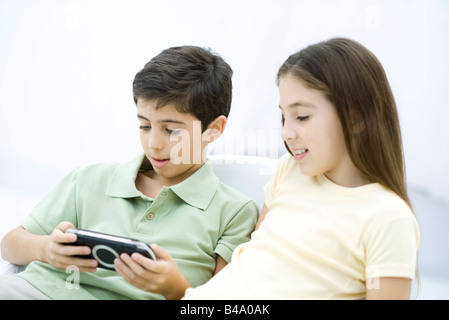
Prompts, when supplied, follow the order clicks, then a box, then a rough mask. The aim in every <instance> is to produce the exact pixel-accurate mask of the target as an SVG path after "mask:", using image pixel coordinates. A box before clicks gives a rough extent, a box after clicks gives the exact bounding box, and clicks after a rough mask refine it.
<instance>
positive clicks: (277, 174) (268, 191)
mask: <svg viewBox="0 0 449 320" xmlns="http://www.w3.org/2000/svg"><path fill="white" fill-rule="evenodd" d="M290 158H291V155H290V154H285V155H283V156H282V157H281V158H280V159H279V161H278V163H277V166H276V170H275V171H274V173H273V175H272V176H271V177H270V179H269V180H268V182H267V184H266V185H265V186H264V187H263V191H264V197H265V205H266V206H267V208H268V209H270V208H271V202H272V201H273V199H274V196H275V194H276V188H277V186H279V185H280V184H281V183H282V179H283V176H284V174H285V169H286V166H287V162H288V161H289V160H290Z"/></svg>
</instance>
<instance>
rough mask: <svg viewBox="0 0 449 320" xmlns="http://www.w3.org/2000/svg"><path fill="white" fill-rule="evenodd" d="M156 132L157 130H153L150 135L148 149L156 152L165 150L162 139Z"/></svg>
mask: <svg viewBox="0 0 449 320" xmlns="http://www.w3.org/2000/svg"><path fill="white" fill-rule="evenodd" d="M155 131H156V130H152V131H151V132H150V133H149V134H148V148H150V149H154V150H160V149H162V148H163V143H162V139H161V137H160V136H159V135H158V134H157V133H156V132H155Z"/></svg>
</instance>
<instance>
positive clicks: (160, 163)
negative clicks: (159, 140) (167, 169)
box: [150, 157, 170, 168]
mask: <svg viewBox="0 0 449 320" xmlns="http://www.w3.org/2000/svg"><path fill="white" fill-rule="evenodd" d="M150 161H151V164H152V165H153V167H156V168H162V167H163V166H165V165H166V164H167V163H168V162H169V161H170V159H156V158H153V157H151V158H150Z"/></svg>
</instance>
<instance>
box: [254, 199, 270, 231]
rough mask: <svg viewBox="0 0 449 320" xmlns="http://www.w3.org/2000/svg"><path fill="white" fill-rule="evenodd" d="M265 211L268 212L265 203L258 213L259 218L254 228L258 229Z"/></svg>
mask: <svg viewBox="0 0 449 320" xmlns="http://www.w3.org/2000/svg"><path fill="white" fill-rule="evenodd" d="M267 213H268V208H267V206H266V204H264V205H263V208H262V211H261V212H260V215H259V220H258V221H257V224H256V230H257V229H259V226H260V224H261V223H262V221H263V219H265V216H266V215H267Z"/></svg>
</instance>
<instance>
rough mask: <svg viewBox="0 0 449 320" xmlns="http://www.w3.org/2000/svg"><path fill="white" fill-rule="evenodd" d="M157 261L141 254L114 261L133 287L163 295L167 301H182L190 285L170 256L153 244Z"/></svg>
mask: <svg viewBox="0 0 449 320" xmlns="http://www.w3.org/2000/svg"><path fill="white" fill-rule="evenodd" d="M151 248H152V249H153V251H154V253H155V254H156V257H157V261H154V260H152V259H149V258H147V257H144V256H143V255H141V254H139V253H133V254H132V255H131V256H129V255H128V254H126V253H123V254H121V255H120V258H117V259H115V260H114V263H115V270H116V271H117V272H118V274H120V275H121V276H122V277H123V278H124V279H125V280H126V281H128V282H129V283H131V284H132V285H134V286H136V287H138V288H140V289H142V290H145V291H149V292H154V293H159V294H162V295H163V296H164V297H165V298H166V299H181V298H182V297H183V296H184V293H185V290H186V289H187V288H189V287H190V284H189V283H188V282H187V280H186V279H185V278H184V276H183V275H182V274H181V272H180V271H179V268H178V266H177V265H176V262H175V261H174V260H173V258H172V257H171V256H170V254H169V253H168V252H167V251H166V250H164V249H162V248H161V247H159V246H158V245H155V244H152V245H151Z"/></svg>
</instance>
